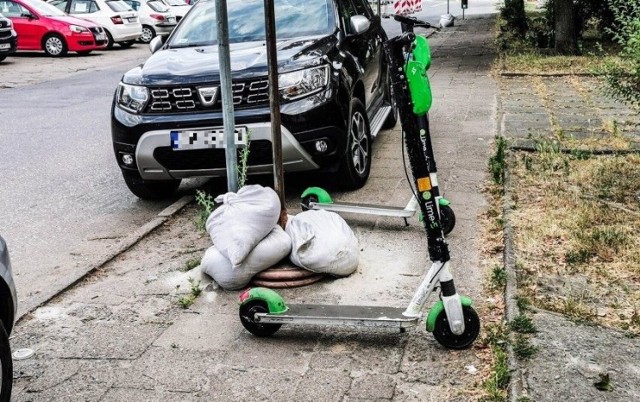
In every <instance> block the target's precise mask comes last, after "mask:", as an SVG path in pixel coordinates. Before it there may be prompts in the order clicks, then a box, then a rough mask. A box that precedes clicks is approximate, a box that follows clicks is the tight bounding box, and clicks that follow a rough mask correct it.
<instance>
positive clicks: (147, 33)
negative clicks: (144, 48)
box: [140, 25, 156, 43]
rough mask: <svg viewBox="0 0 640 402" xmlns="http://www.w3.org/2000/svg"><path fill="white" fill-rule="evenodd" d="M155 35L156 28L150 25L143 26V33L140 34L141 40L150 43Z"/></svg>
mask: <svg viewBox="0 0 640 402" xmlns="http://www.w3.org/2000/svg"><path fill="white" fill-rule="evenodd" d="M155 36H156V31H155V29H153V28H152V27H150V26H149V25H143V26H142V35H140V42H142V43H149V42H151V39H153V38H154V37H155Z"/></svg>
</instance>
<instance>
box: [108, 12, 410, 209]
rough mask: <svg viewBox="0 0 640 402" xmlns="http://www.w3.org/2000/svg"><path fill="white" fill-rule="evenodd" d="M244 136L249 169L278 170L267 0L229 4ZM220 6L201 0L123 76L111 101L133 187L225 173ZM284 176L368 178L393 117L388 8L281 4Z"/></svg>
mask: <svg viewBox="0 0 640 402" xmlns="http://www.w3.org/2000/svg"><path fill="white" fill-rule="evenodd" d="M227 5H228V18H229V43H230V45H229V48H230V56H231V70H232V71H231V75H232V76H231V79H232V86H231V91H232V94H230V95H232V99H233V105H234V109H235V129H236V135H237V137H236V138H235V143H236V145H237V146H238V148H244V147H247V146H248V149H249V153H248V162H247V163H248V169H247V170H248V173H249V174H271V173H273V154H272V142H271V114H270V105H269V100H270V97H269V81H268V78H267V71H268V69H267V55H266V47H265V45H264V44H265V18H264V11H263V10H264V5H263V1H262V0H228V1H227ZM214 9H215V3H214V2H213V1H200V2H199V3H198V4H196V5H195V6H193V8H192V9H191V11H189V13H188V14H187V15H186V17H185V18H184V19H183V20H182V21H181V22H180V24H179V25H178V27H177V28H176V30H175V31H174V32H173V33H172V34H171V36H169V38H168V39H167V40H166V42H164V43H163V38H155V39H154V40H153V41H152V42H151V44H150V45H149V47H150V49H151V52H152V53H153V54H152V55H151V56H150V57H149V59H147V61H146V62H144V63H143V64H141V65H140V66H137V67H135V68H133V69H131V70H129V71H128V72H127V73H125V74H124V76H123V77H122V81H121V82H120V84H119V85H118V88H117V90H116V93H115V95H114V101H113V104H112V108H111V135H112V140H113V149H114V156H115V158H116V161H117V163H118V165H119V167H120V169H121V171H122V175H123V178H124V181H125V183H126V185H127V187H128V188H129V190H130V191H131V192H132V193H133V194H135V195H136V196H138V197H139V198H142V199H162V198H167V197H170V196H171V195H172V194H173V193H174V192H175V190H176V189H177V188H178V186H179V185H180V182H181V180H182V179H185V178H192V177H225V176H226V175H227V169H226V163H225V145H224V144H225V136H224V129H223V111H222V102H221V98H222V97H221V90H220V80H219V78H218V77H219V72H218V71H216V70H217V67H218V46H217V30H216V29H213V27H215V24H216V21H215V12H214ZM275 15H276V27H277V38H276V39H277V47H278V55H277V60H278V72H279V78H278V80H279V88H278V90H277V91H275V92H276V93H278V94H279V96H280V116H281V132H282V155H283V165H284V170H285V172H303V171H314V170H315V171H321V172H324V173H325V174H328V175H330V176H331V177H332V178H333V179H334V180H335V182H336V184H338V185H340V186H341V187H342V188H344V189H348V190H354V189H358V188H361V187H362V186H364V185H365V183H366V182H367V180H368V178H369V173H370V171H371V161H372V146H371V144H372V141H373V140H374V138H375V137H376V136H377V134H378V133H379V132H380V130H381V129H382V128H384V127H387V128H390V127H392V126H393V125H395V123H396V119H397V110H396V107H395V102H393V98H392V92H391V87H390V81H389V79H390V78H389V77H390V74H389V71H388V69H389V68H388V64H387V57H385V52H384V49H383V46H382V45H383V43H384V42H385V41H386V40H387V35H386V33H385V32H384V30H383V28H382V25H381V20H380V17H379V16H376V15H375V14H374V13H373V11H372V10H371V7H370V6H369V4H368V3H367V2H366V0H349V1H345V0H287V1H276V2H275Z"/></svg>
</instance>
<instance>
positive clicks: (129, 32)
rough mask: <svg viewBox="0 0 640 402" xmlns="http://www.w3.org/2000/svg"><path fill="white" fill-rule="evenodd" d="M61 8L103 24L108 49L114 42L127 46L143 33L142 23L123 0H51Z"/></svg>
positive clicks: (68, 12)
mask: <svg viewBox="0 0 640 402" xmlns="http://www.w3.org/2000/svg"><path fill="white" fill-rule="evenodd" d="M49 3H51V4H53V5H54V6H56V7H57V8H59V9H60V10H62V11H64V12H65V13H67V14H70V15H72V16H74V17H77V18H82V19H85V20H89V21H91V22H93V23H95V24H98V25H100V26H102V28H103V29H104V30H105V32H106V33H107V39H108V42H107V49H111V48H112V47H113V44H114V43H117V44H118V45H120V46H121V47H124V48H127V47H130V46H131V45H133V44H134V43H135V41H136V40H138V38H140V36H141V35H142V24H141V23H140V20H139V18H138V13H137V12H135V11H134V10H133V9H132V8H131V7H130V6H129V5H128V4H126V3H124V2H122V1H121V0H50V1H49Z"/></svg>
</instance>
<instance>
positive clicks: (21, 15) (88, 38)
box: [0, 0, 107, 56]
mask: <svg viewBox="0 0 640 402" xmlns="http://www.w3.org/2000/svg"><path fill="white" fill-rule="evenodd" d="M0 13H2V14H3V15H4V16H5V17H7V18H9V19H10V20H11V21H13V27H14V29H15V30H16V32H18V50H44V51H45V53H47V54H48V55H49V56H64V55H65V54H67V52H68V51H72V52H77V53H78V54H89V53H91V51H93V50H96V49H103V48H105V47H106V45H107V35H106V34H105V32H104V30H103V29H102V27H100V26H97V25H95V24H93V23H92V22H89V21H87V20H83V19H79V18H75V17H71V16H69V15H67V14H65V13H64V12H62V11H60V10H59V9H58V8H56V7H54V6H52V5H51V4H47V3H45V2H44V1H42V0H0Z"/></svg>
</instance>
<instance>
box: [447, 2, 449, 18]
mask: <svg viewBox="0 0 640 402" xmlns="http://www.w3.org/2000/svg"><path fill="white" fill-rule="evenodd" d="M448 14H449V0H447V15H448Z"/></svg>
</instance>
